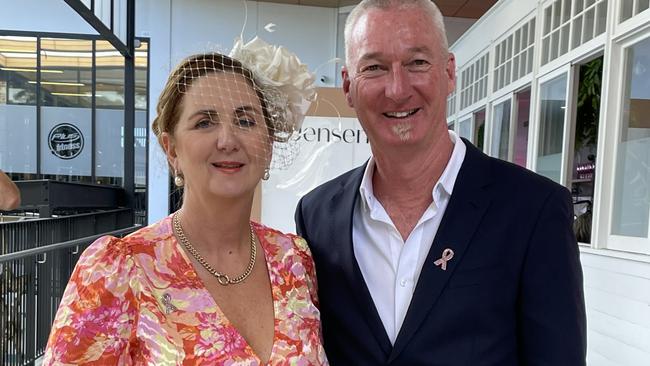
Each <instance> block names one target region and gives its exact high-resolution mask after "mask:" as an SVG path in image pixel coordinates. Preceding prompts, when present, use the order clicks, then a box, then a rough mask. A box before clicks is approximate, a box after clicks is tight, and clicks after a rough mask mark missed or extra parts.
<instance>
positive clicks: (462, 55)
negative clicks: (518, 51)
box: [450, 0, 538, 68]
mask: <svg viewBox="0 0 650 366" xmlns="http://www.w3.org/2000/svg"><path fill="white" fill-rule="evenodd" d="M537 4H538V0H501V1H499V2H498V3H496V4H495V5H494V6H493V7H492V8H490V10H489V11H488V12H487V13H486V14H485V15H484V16H483V17H482V18H481V19H479V20H478V21H476V23H474V24H473V25H472V26H471V27H470V28H469V30H467V32H466V33H464V34H463V35H462V36H461V37H460V38H459V39H457V40H456V42H455V43H454V44H453V45H452V46H451V47H450V49H451V51H452V52H453V53H454V54H455V55H456V64H457V65H458V67H459V68H461V67H462V66H463V65H465V64H466V63H467V62H469V61H471V60H472V58H473V57H474V56H475V55H477V54H479V53H481V52H482V51H484V50H485V49H486V47H487V46H488V45H489V44H490V42H493V41H495V40H496V39H497V38H499V37H500V36H501V35H503V34H504V33H506V32H507V31H508V30H509V29H511V28H513V27H514V26H515V25H516V24H517V22H518V21H519V20H520V19H522V18H524V17H526V16H527V15H529V14H531V13H532V12H534V11H535V9H536V8H537Z"/></svg>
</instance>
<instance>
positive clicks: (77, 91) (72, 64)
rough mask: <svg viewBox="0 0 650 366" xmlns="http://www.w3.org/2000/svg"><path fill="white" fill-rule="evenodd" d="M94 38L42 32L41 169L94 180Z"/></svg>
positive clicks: (48, 174)
mask: <svg viewBox="0 0 650 366" xmlns="http://www.w3.org/2000/svg"><path fill="white" fill-rule="evenodd" d="M92 56H93V52H92V41H90V40H80V39H63V38H42V39H41V53H40V58H41V68H42V70H43V71H45V70H58V71H63V72H62V73H48V72H42V73H41V85H40V87H41V98H42V103H43V104H42V106H43V107H42V108H41V141H40V144H41V154H40V155H41V174H43V175H44V177H45V178H52V179H56V180H66V181H84V182H90V181H91V176H92V169H91V159H92V151H93V141H92V135H93V133H92V90H93V85H92Z"/></svg>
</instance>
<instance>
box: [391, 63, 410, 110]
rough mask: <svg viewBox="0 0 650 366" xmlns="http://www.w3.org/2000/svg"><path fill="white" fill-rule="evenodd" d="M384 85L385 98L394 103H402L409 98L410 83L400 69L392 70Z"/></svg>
mask: <svg viewBox="0 0 650 366" xmlns="http://www.w3.org/2000/svg"><path fill="white" fill-rule="evenodd" d="M386 83H387V85H386V97H388V98H389V99H391V100H393V101H394V102H397V103H400V102H404V101H405V100H407V99H408V98H409V97H410V96H411V83H410V80H409V78H408V75H406V72H405V70H404V69H403V68H402V67H394V68H392V69H391V71H390V74H389V76H388V80H387V82H386Z"/></svg>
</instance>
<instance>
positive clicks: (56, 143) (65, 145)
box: [47, 123, 84, 160]
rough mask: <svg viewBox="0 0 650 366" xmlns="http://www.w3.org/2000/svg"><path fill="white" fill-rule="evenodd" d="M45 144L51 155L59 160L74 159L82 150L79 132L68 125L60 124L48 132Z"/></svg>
mask: <svg viewBox="0 0 650 366" xmlns="http://www.w3.org/2000/svg"><path fill="white" fill-rule="evenodd" d="M47 142H48V145H49V147H50V151H51V152H52V154H54V155H56V156H57V157H59V158H61V159H66V160H68V159H74V158H76V157H77V156H79V154H81V151H82V150H83V148H84V136H83V135H82V134H81V131H80V130H79V129H78V128H77V127H76V126H74V125H71V124H69V123H61V124H58V125H56V126H54V127H53V128H52V130H50V134H49V136H48V137H47Z"/></svg>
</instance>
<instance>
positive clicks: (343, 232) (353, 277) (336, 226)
mask: <svg viewBox="0 0 650 366" xmlns="http://www.w3.org/2000/svg"><path fill="white" fill-rule="evenodd" d="M366 164H367V163H366ZM366 164H364V165H363V166H361V167H359V168H357V170H356V171H355V172H354V173H352V175H351V176H350V179H349V180H348V181H347V182H346V183H345V184H344V185H342V187H341V190H340V191H339V192H338V194H337V195H335V196H334V197H333V199H332V203H333V207H334V210H333V211H334V212H336V214H334V215H333V216H334V219H333V220H332V221H331V223H332V227H331V232H332V235H333V237H336V238H337V239H336V240H338V241H340V245H339V246H338V250H339V251H340V253H339V254H340V257H339V258H340V260H341V268H342V269H343V272H344V275H345V278H346V280H347V282H348V284H349V286H350V288H351V290H352V296H354V297H355V299H356V301H357V303H358V305H359V308H360V310H361V311H360V312H359V314H360V315H361V317H362V318H363V319H364V320H365V322H366V323H367V324H368V327H369V328H370V332H371V333H372V334H373V335H374V336H375V338H376V339H377V342H378V343H379V346H380V347H381V349H382V350H383V351H384V354H385V355H386V356H388V354H389V353H390V351H391V347H392V345H391V343H390V339H389V338H388V335H387V334H386V330H385V329H384V326H383V323H382V322H381V318H380V317H379V313H378V312H377V308H375V304H374V302H373V300H372V297H371V295H370V291H369V290H368V286H367V285H366V282H365V280H364V279H363V274H362V273H361V269H360V268H359V264H358V263H357V260H356V258H355V257H354V249H353V246H352V217H353V214H354V208H355V206H356V204H357V200H358V199H359V186H360V185H361V179H362V178H363V173H364V171H365V167H366Z"/></svg>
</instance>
